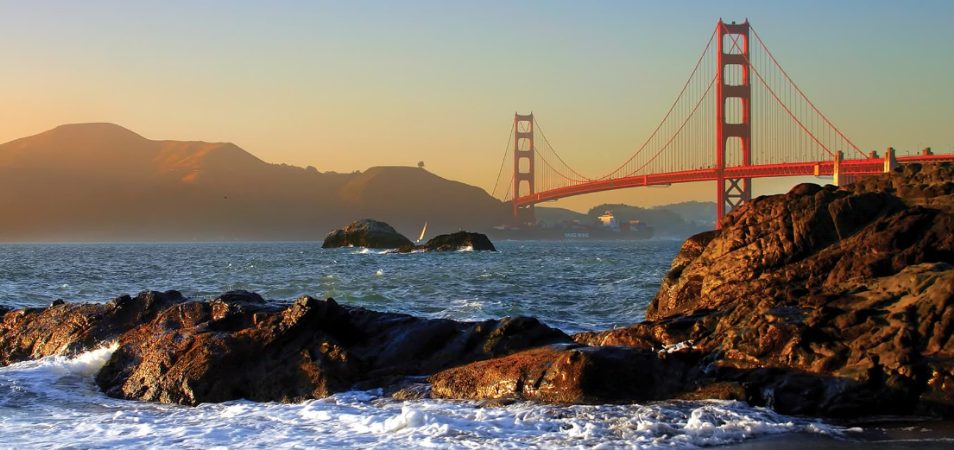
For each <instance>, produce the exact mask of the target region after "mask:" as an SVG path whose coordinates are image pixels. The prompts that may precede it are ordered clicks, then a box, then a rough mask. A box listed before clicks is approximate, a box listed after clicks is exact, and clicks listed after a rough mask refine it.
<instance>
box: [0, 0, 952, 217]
mask: <svg viewBox="0 0 954 450" xmlns="http://www.w3.org/2000/svg"><path fill="white" fill-rule="evenodd" d="M720 17H722V18H724V19H726V20H739V21H741V20H743V19H745V18H748V19H749V20H750V21H751V22H752V24H753V26H755V27H756V29H757V30H758V31H759V34H760V35H761V36H762V37H763V39H765V41H766V43H767V45H768V46H769V47H770V48H771V50H772V51H773V52H774V54H775V55H776V56H777V57H778V58H779V59H780V61H781V63H782V64H783V66H784V67H785V68H786V70H788V72H789V73H790V74H791V75H792V77H793V78H794V79H795V80H796V81H797V82H798V83H799V85H800V86H801V88H802V89H803V90H804V91H805V92H806V93H807V94H808V96H809V97H810V98H811V99H812V100H813V101H814V102H815V103H816V104H817V105H818V106H819V107H820V108H821V109H822V110H823V111H824V112H825V113H826V114H827V115H828V116H829V117H830V118H832V120H833V121H834V122H835V123H836V124H837V125H838V126H839V128H841V129H842V130H843V131H845V132H846V133H847V134H848V135H849V136H851V137H852V139H853V140H854V141H855V142H856V143H858V144H859V145H860V146H861V147H862V148H864V149H866V150H867V149H879V150H881V149H883V148H884V147H887V146H889V145H891V146H895V147H896V148H898V149H901V150H902V151H912V150H915V149H917V148H920V147H924V146H931V147H934V148H935V149H937V150H940V151H954V87H952V81H951V80H952V79H954V78H952V77H954V2H951V1H918V2H897V1H838V2H831V1H803V2H798V3H797V6H796V4H795V3H793V2H765V1H753V2H729V1H723V2H712V1H692V2H689V1H682V2H636V1H615V2H610V1H606V2H579V1H552V2H542V1H511V2H502V1H499V2H498V1H479V2H478V1H474V2H445V1H407V2H397V1H374V2H372V1H337V2H330V1H329V2H311V1H307V2H306V1H301V2H292V1H285V2H260V1H254V2H253V1H243V2H239V1H228V2H226V1H118V0H117V1H21V0H15V1H8V0H0V30H2V32H0V33H2V36H3V38H2V39H0V56H2V59H3V65H2V69H0V99H2V101H0V142H6V141H9V140H13V139H15V138H19V137H23V136H27V135H32V134H36V133H39V132H42V131H44V130H47V129H50V128H53V127H55V126H57V125H60V124H63V123H76V122H114V123H117V124H120V125H122V126H125V127H127V128H129V129H132V130H134V131H136V132H138V133H140V134H142V135H144V136H146V137H148V138H151V139H180V140H205V141H230V142H234V143H236V144H238V145H239V146H241V147H243V148H244V149H246V150H248V151H250V152H252V153H253V154H255V155H257V156H259V157H260V158H262V159H264V160H266V161H269V162H276V163H289V164H294V165H300V166H306V165H312V166H315V167H317V168H318V169H319V170H321V171H327V170H334V171H343V172H350V171H352V170H356V169H360V170H363V169H366V168H367V167H369V166H375V165H414V164H416V163H417V162H418V161H419V160H423V161H424V162H425V164H426V166H427V168H428V169H429V170H430V171H432V172H434V173H436V174H438V175H441V176H444V177H446V178H451V179H456V180H460V181H463V182H466V183H469V184H474V185H478V186H480V187H483V188H485V189H487V190H488V191H489V190H490V189H491V188H492V185H493V182H494V179H495V176H496V174H497V169H498V167H499V164H500V159H501V157H502V156H503V152H504V146H505V144H506V142H507V139H508V132H509V130H510V126H511V121H512V118H513V113H514V112H515V111H520V112H529V111H531V110H532V111H533V112H534V113H535V114H536V116H537V118H538V119H539V121H540V123H541V125H542V126H543V127H544V129H545V130H546V131H547V136H548V137H549V139H550V141H551V142H552V143H553V145H554V147H555V148H557V150H558V151H560V153H561V154H562V155H563V156H564V158H565V159H566V160H567V162H569V163H570V164H572V165H573V166H574V167H577V168H579V170H580V171H581V172H583V173H584V174H592V175H599V174H602V173H603V172H606V171H608V170H609V169H612V168H613V167H615V166H617V165H618V164H619V163H620V162H621V161H622V160H624V159H626V157H628V156H629V155H630V154H631V153H632V152H633V151H634V149H635V148H636V147H637V146H638V145H639V144H640V143H642V141H643V140H644V139H645V137H646V136H647V135H648V133H649V132H650V131H651V130H652V129H653V128H654V127H655V126H656V124H657V123H658V122H659V120H660V118H661V116H662V115H663V114H664V113H665V111H666V109H667V108H668V106H669V104H670V103H671V102H672V100H673V99H674V98H675V95H676V93H677V92H678V91H679V88H680V87H681V85H682V83H683V82H684V81H685V79H686V77H687V75H688V72H689V70H690V69H691V68H692V66H693V64H694V63H695V59H696V58H697V57H698V55H699V53H700V52H701V51H702V48H703V46H704V45H705V43H706V41H707V40H708V38H709V36H710V34H711V32H712V29H713V27H714V26H715V23H716V21H717V20H718V19H719V18H720ZM790 183H791V182H790V181H782V180H774V181H762V180H759V181H757V182H756V184H755V186H756V193H757V194H758V193H768V192H773V191H777V190H783V189H785V188H786V187H787V185H790ZM712 193H713V188H712V186H710V184H709V183H706V184H703V185H688V186H675V187H671V188H668V189H652V190H646V189H635V190H627V191H617V192H614V193H606V194H599V195H590V196H583V197H578V198H574V199H568V200H563V201H561V202H559V203H558V204H556V205H557V206H566V207H571V208H574V209H585V208H587V207H589V206H591V205H593V204H596V203H599V202H602V201H617V202H626V203H631V204H639V205H654V204H660V203H668V202H673V201H681V200H691V199H696V200H713V199H712V198H711V197H712Z"/></svg>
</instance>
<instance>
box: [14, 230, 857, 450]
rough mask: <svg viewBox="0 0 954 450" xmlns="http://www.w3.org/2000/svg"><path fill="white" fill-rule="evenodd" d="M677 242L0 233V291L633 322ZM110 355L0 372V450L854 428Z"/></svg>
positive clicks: (565, 439) (605, 438)
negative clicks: (162, 393) (483, 245)
mask: <svg viewBox="0 0 954 450" xmlns="http://www.w3.org/2000/svg"><path fill="white" fill-rule="evenodd" d="M679 245H680V243H679V242H674V241H630V242H579V243H577V242H565V243H564V242H499V243H497V246H498V248H499V250H500V251H499V252H497V253H488V252H468V251H460V252H454V253H445V254H438V253H412V254H404V255H400V254H382V253H381V252H377V251H371V250H366V249H360V248H348V249H336V250H322V249H321V248H320V244H319V243H310V242H309V243H225V244H214V243H201V244H193V243H188V244H186V243H182V244H75V245H74V244H55V245H47V244H44V245H32V244H17V245H3V246H0V252H2V253H0V304H5V305H12V306H17V307H23V306H43V305H47V304H49V303H50V302H52V301H53V300H56V299H64V300H67V301H94V302H102V301H106V300H108V299H110V298H113V297H115V296H117V295H120V294H123V293H129V294H135V293H136V292H138V291H141V290H145V289H153V290H167V289H177V290H180V291H182V292H183V293H184V294H186V295H188V296H191V297H194V298H211V297H214V296H215V295H217V294H220V293H222V292H224V291H227V290H231V289H247V290H253V291H257V292H259V293H261V294H262V295H263V296H264V297H266V298H268V299H272V300H273V301H276V302H288V301H292V300H294V299H295V298H297V297H298V296H300V295H303V294H309V295H313V296H316V297H334V298H335V299H336V300H337V301H338V302H340V303H343V304H350V305H358V306H364V307H368V308H372V309H377V310H387V311H396V312H404V313H409V314H415V315H419V316H426V317H446V318H452V319H458V320H480V319H487V318H498V317H501V316H505V315H518V314H525V315H532V316H536V317H538V318H540V319H541V320H543V321H544V322H546V323H548V324H550V325H552V326H556V327H559V328H561V329H563V330H565V331H567V332H576V331H581V330H597V329H605V328H612V327H614V326H622V325H627V324H630V323H633V322H637V321H639V320H641V319H642V317H643V315H644V312H645V309H646V306H647V305H648V303H649V301H650V300H651V299H652V296H653V295H654V294H655V292H656V290H657V289H658V286H659V281H660V279H661V278H662V276H663V275H664V274H665V272H666V271H667V270H668V268H669V264H670V262H671V260H672V257H673V256H674V255H675V253H676V252H677V251H678V248H679ZM112 351H113V348H110V347H108V346H107V347H104V348H101V349H96V350H94V351H90V352H88V353H84V354H82V355H79V356H77V357H75V358H66V357H50V358H45V359H42V360H37V361H29V362H23V363H18V364H13V365H10V366H7V367H3V368H0V448H34V447H36V448H50V447H53V448H142V447H153V448H158V447H164V448H276V447H284V448H316V447H318V448H422V447H438V448H591V447H596V448H691V447H698V446H713V445H728V444H736V443H740V442H743V441H747V442H751V441H749V440H751V439H756V441H755V442H758V438H766V437H769V436H791V437H799V436H801V437H803V438H804V437H805V436H812V437H817V438H823V439H825V441H824V442H829V443H831V442H851V441H852V440H854V439H856V436H857V435H858V434H859V433H861V432H862V431H861V430H859V429H857V428H846V427H844V426H837V425H833V424H828V423H825V422H822V421H819V420H815V419H810V418H795V417H787V416H782V415H779V414H775V413H773V412H771V411H769V410H766V409H763V408H755V407H750V406H748V405H746V404H744V403H740V402H728V401H705V402H681V401H680V402H677V401H671V402H656V403H647V404H641V405H599V406H554V405H541V404H533V403H527V402H518V403H514V404H510V405H506V406H487V405H481V404H480V403H479V402H464V401H443V400H440V401H438V400H413V401H397V400H393V399H390V398H388V397H385V396H383V395H382V394H381V392H379V391H374V390H372V391H353V392H346V393H341V394H338V395H334V396H332V397H329V398H325V399H319V400H313V401H307V402H303V403H299V404H280V403H253V402H248V401H235V402H227V403H222V404H206V405H201V406H199V407H195V408H190V407H181V406H174V405H161V404H153V403H143V402H132V401H122V400H116V399H111V398H108V397H106V396H105V395H103V394H102V393H101V392H99V390H98V389H97V388H96V386H95V384H94V382H93V377H94V375H95V373H96V371H97V370H98V369H99V368H100V367H101V366H102V365H103V364H104V363H105V361H106V360H108V358H109V356H110V354H111V353H112Z"/></svg>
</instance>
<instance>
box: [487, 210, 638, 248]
mask: <svg viewBox="0 0 954 450" xmlns="http://www.w3.org/2000/svg"><path fill="white" fill-rule="evenodd" d="M488 235H490V237H491V238H492V239H514V240H627V241H628V240H642V239H649V238H651V237H653V228H652V227H651V226H649V225H648V224H646V223H643V222H640V221H639V220H628V221H622V222H621V221H618V220H617V219H616V217H615V216H614V215H613V213H612V212H611V211H606V212H605V213H603V214H602V215H600V216H599V217H597V218H596V220H594V221H590V222H584V221H580V220H564V221H560V222H556V223H541V222H538V223H535V224H526V225H519V226H514V225H499V226H496V227H494V228H493V229H492V230H490V231H489V232H488Z"/></svg>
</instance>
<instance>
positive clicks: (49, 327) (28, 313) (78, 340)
mask: <svg viewBox="0 0 954 450" xmlns="http://www.w3.org/2000/svg"><path fill="white" fill-rule="evenodd" d="M184 300H185V299H183V297H182V295H181V294H179V292H176V291H168V292H154V291H149V292H142V293H140V294H139V295H137V296H135V297H129V296H128V295H124V296H121V297H117V298H116V299H113V300H111V301H109V302H107V303H98V304H68V303H62V302H54V304H53V305H51V306H50V307H48V308H25V309H19V310H14V311H7V312H6V313H4V314H3V316H2V322H0V364H2V365H6V364H11V363H14V362H18V361H25V360H30V359H36V358H41V357H44V356H50V355H75V354H77V353H80V352H83V351H87V350H91V349H93V348H95V347H97V346H100V345H103V344H105V343H107V342H110V341H113V340H115V339H116V338H118V337H119V336H120V335H121V334H122V333H124V332H126V331H127V330H129V329H132V328H133V327H136V326H137V325H139V324H140V323H142V322H145V321H148V320H151V319H152V318H153V317H155V316H156V315H157V314H158V313H159V312H160V311H162V310H164V309H166V308H168V307H170V306H172V305H175V304H177V303H179V302H182V301H184ZM0 312H2V311H0Z"/></svg>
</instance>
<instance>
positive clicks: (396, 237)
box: [321, 219, 414, 249]
mask: <svg viewBox="0 0 954 450" xmlns="http://www.w3.org/2000/svg"><path fill="white" fill-rule="evenodd" d="M413 245H414V243H412V242H411V240H410V239H408V238H406V237H404V235H403V234H401V233H398V232H397V231H396V230H395V229H394V228H393V227H391V225H388V224H386V223H384V222H378V221H377V220H372V219H363V220H358V221H355V222H352V223H351V224H350V225H348V226H347V227H345V228H344V229H340V230H335V231H332V232H331V233H328V235H327V236H325V241H324V242H323V243H322V244H321V248H338V247H366V248H382V249H388V248H401V247H407V246H413Z"/></svg>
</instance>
